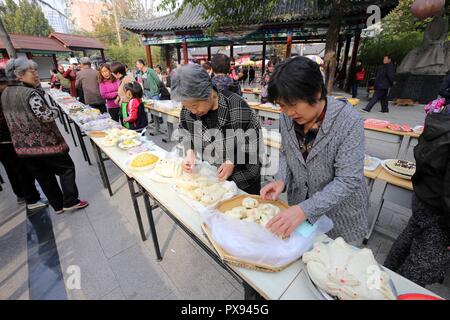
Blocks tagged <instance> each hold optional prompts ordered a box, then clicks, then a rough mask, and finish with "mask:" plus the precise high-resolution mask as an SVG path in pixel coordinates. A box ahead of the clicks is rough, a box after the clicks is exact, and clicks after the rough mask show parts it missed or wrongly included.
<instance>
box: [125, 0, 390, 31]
mask: <svg viewBox="0 0 450 320" xmlns="http://www.w3.org/2000/svg"><path fill="white" fill-rule="evenodd" d="M347 1H348V2H350V3H349V4H348V5H347V6H346V7H345V10H344V20H345V19H346V18H355V17H356V18H358V17H359V18H362V17H366V16H368V14H367V8H368V7H369V6H370V5H373V4H377V5H378V6H379V7H380V9H381V11H382V13H383V12H384V13H387V12H388V11H389V10H391V9H392V8H394V7H395V6H396V5H397V4H398V1H395V0H378V1H374V0H347ZM320 4H321V0H280V1H279V4H278V5H277V6H276V8H275V9H274V12H273V13H272V16H271V17H270V18H269V19H268V20H267V21H258V22H252V24H258V25H262V26H270V25H286V24H287V25H289V24H290V25H298V24H301V23H305V22H319V21H323V22H327V20H328V19H329V18H330V16H331V12H330V11H331V5H326V6H323V5H320ZM203 13H204V8H203V7H202V6H197V7H191V6H187V7H186V8H185V9H184V10H183V12H182V13H181V14H180V15H179V16H177V13H176V12H173V13H170V14H168V15H165V16H162V17H158V18H155V19H146V20H141V21H139V20H125V21H123V22H122V25H123V27H124V28H125V29H127V30H129V31H132V32H135V33H155V32H161V33H164V32H177V31H179V32H183V31H194V30H199V29H200V30H203V29H205V28H208V27H210V26H211V23H212V19H211V18H206V19H205V18H204V17H203Z"/></svg>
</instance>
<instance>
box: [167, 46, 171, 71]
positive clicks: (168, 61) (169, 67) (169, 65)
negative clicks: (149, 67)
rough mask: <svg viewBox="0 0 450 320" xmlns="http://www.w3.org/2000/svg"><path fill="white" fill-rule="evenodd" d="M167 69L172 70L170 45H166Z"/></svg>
mask: <svg viewBox="0 0 450 320" xmlns="http://www.w3.org/2000/svg"><path fill="white" fill-rule="evenodd" d="M165 49H166V68H167V69H171V68H172V57H171V56H170V45H166V48H165Z"/></svg>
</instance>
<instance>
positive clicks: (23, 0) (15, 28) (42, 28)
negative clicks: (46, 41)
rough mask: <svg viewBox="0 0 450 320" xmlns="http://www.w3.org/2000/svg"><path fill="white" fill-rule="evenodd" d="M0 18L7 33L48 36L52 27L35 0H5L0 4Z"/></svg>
mask: <svg viewBox="0 0 450 320" xmlns="http://www.w3.org/2000/svg"><path fill="white" fill-rule="evenodd" d="M0 18H1V19H2V20H3V23H4V25H5V29H6V31H7V32H8V33H17V34H26V35H34V36H45V37H46V36H48V35H49V34H50V33H51V32H52V31H53V29H52V28H51V27H50V25H49V23H48V21H47V19H46V18H45V16H44V13H43V12H42V9H41V7H40V6H39V5H38V4H37V3H36V1H28V0H19V3H18V4H16V3H15V2H14V1H13V0H5V1H4V2H3V3H1V4H0Z"/></svg>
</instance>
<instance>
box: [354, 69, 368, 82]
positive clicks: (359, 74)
mask: <svg viewBox="0 0 450 320" xmlns="http://www.w3.org/2000/svg"><path fill="white" fill-rule="evenodd" d="M365 76H366V72H365V71H364V69H362V70H361V71H359V72H357V73H356V80H357V81H362V80H364V77H365Z"/></svg>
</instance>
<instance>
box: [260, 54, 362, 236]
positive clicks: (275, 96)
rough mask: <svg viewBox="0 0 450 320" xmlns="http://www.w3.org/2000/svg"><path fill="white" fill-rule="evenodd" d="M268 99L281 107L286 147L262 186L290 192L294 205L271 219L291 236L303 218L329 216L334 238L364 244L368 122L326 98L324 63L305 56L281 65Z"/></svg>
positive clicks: (268, 193) (274, 193) (272, 192)
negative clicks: (273, 173)
mask: <svg viewBox="0 0 450 320" xmlns="http://www.w3.org/2000/svg"><path fill="white" fill-rule="evenodd" d="M268 94H269V96H268V98H269V101H270V102H272V103H276V104H278V105H279V106H280V107H281V111H282V114H281V116H280V131H281V137H282V147H281V152H280V165H279V172H278V174H277V176H276V181H275V182H272V183H269V184H268V185H266V186H265V187H264V188H262V189H261V196H262V197H264V198H265V199H271V200H275V199H277V198H279V196H280V194H281V193H282V192H283V190H285V189H286V190H287V197H288V202H289V205H290V207H289V208H288V209H286V210H283V211H281V212H280V213H279V214H278V215H277V216H276V217H274V218H273V219H272V220H271V221H269V223H268V225H267V227H268V228H269V229H270V230H271V231H272V232H274V233H275V234H277V235H279V236H289V235H290V234H291V233H292V232H293V231H294V230H295V229H296V228H297V227H298V226H299V225H300V224H301V223H302V222H303V221H305V220H309V221H310V222H312V223H314V222H315V221H317V220H318V218H319V217H320V216H321V215H327V216H328V217H329V218H330V219H331V220H332V221H333V223H334V229H333V230H331V231H330V232H329V236H330V237H333V238H336V237H339V236H341V237H343V238H344V239H345V240H346V241H347V242H351V243H353V244H359V245H360V244H361V242H362V240H363V238H364V236H365V235H366V232H367V205H368V194H367V189H366V184H365V178H364V125H363V120H362V118H361V117H360V115H359V114H358V113H357V112H355V110H354V109H353V107H352V106H351V105H349V104H348V103H345V102H341V101H338V100H336V99H334V98H333V97H328V96H327V91H326V88H325V85H324V82H323V77H322V74H321V72H320V68H319V65H318V64H317V63H315V62H313V61H311V60H309V59H307V58H304V57H295V58H290V59H287V60H285V61H283V62H281V63H280V64H278V65H277V66H276V68H275V70H274V73H273V74H272V76H271V78H270V81H269V85H268Z"/></svg>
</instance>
